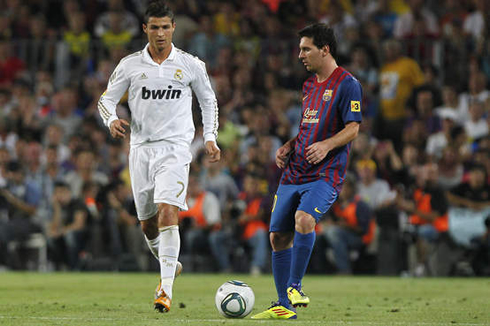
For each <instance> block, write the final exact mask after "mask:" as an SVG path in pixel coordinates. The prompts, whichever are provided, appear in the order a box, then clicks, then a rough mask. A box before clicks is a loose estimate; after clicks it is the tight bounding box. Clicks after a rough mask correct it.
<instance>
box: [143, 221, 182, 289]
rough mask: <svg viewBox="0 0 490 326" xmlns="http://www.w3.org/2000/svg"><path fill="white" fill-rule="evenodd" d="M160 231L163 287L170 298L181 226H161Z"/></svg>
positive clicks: (159, 253) (159, 256)
mask: <svg viewBox="0 0 490 326" xmlns="http://www.w3.org/2000/svg"><path fill="white" fill-rule="evenodd" d="M159 231H160V235H159V236H158V237H157V238H156V239H159V240H160V241H159V242H160V243H159V246H158V261H159V262H160V275H161V279H162V289H163V290H164V291H165V293H166V294H167V295H168V297H169V298H172V285H173V283H174V278H175V269H176V267H177V258H178V257H179V251H180V236H179V226H178V225H171V226H166V227H163V228H160V229H159ZM153 240H155V239H153ZM150 241H151V240H150Z"/></svg>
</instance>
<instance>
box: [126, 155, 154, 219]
mask: <svg viewBox="0 0 490 326" xmlns="http://www.w3.org/2000/svg"><path fill="white" fill-rule="evenodd" d="M150 160H151V152H150V151H148V149H147V148H142V147H137V148H131V151H130V152H129V175H130V178H131V188H132V190H133V198H134V203H135V206H136V213H137V215H138V219H139V220H140V221H145V220H148V219H150V218H152V217H153V216H155V215H156V214H157V212H158V207H157V205H156V204H155V203H154V201H153V193H154V188H155V184H154V180H153V178H152V177H151V174H150Z"/></svg>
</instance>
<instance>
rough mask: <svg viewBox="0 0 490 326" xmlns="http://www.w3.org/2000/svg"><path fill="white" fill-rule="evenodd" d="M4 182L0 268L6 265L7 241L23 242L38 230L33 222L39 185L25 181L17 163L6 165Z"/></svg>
mask: <svg viewBox="0 0 490 326" xmlns="http://www.w3.org/2000/svg"><path fill="white" fill-rule="evenodd" d="M5 181H6V184H5V185H4V186H3V187H2V189H0V214H1V215H0V216H1V218H0V265H6V264H8V263H9V261H7V258H8V257H9V256H8V255H7V246H8V244H9V242H11V241H16V240H17V241H19V240H25V239H27V238H28V236H29V235H30V234H31V233H36V232H40V231H41V228H40V225H39V224H38V223H37V222H36V221H35V219H34V217H35V214H36V211H37V207H38V206H39V203H40V201H41V189H40V187H39V185H38V184H37V183H35V182H33V181H29V180H27V179H26V178H25V174H24V172H23V167H22V165H21V164H20V163H19V162H16V161H10V162H9V163H8V164H7V168H6V173H5Z"/></svg>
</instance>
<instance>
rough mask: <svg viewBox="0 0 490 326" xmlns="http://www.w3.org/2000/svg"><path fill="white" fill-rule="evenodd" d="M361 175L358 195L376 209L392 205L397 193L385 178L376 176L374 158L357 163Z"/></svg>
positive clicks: (357, 169) (358, 172)
mask: <svg viewBox="0 0 490 326" xmlns="http://www.w3.org/2000/svg"><path fill="white" fill-rule="evenodd" d="M356 171H357V174H358V176H359V183H358V186H357V195H358V196H359V197H360V198H361V199H362V201H364V202H365V203H366V204H368V205H369V207H370V208H371V209H372V210H373V211H374V210H376V209H378V208H383V207H384V206H387V205H390V204H391V203H392V202H393V199H395V193H394V192H392V191H391V190H390V185H389V184H388V182H386V181H385V180H383V179H379V178H377V177H376V163H374V161H373V160H360V161H358V162H357V163H356Z"/></svg>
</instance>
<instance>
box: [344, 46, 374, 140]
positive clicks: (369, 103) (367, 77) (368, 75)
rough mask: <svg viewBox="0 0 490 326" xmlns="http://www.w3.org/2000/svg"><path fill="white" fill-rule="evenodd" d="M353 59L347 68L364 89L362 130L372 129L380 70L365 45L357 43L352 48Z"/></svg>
mask: <svg viewBox="0 0 490 326" xmlns="http://www.w3.org/2000/svg"><path fill="white" fill-rule="evenodd" d="M351 57H352V61H351V63H350V65H349V66H348V67H347V69H348V70H349V71H350V72H351V73H352V74H353V75H354V76H355V77H356V78H357V79H359V81H360V82H361V85H362V89H363V100H362V102H363V108H364V110H363V113H362V114H363V120H362V125H361V126H360V127H361V130H364V131H370V130H371V129H372V123H373V121H372V120H373V118H374V116H375V113H376V106H377V104H378V103H377V101H376V97H377V95H376V90H377V88H378V72H377V70H376V68H375V67H374V64H373V62H372V61H373V60H372V58H371V57H370V55H369V53H368V49H367V48H366V47H365V46H362V45H357V46H355V47H354V48H353V49H352V55H351Z"/></svg>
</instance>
